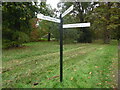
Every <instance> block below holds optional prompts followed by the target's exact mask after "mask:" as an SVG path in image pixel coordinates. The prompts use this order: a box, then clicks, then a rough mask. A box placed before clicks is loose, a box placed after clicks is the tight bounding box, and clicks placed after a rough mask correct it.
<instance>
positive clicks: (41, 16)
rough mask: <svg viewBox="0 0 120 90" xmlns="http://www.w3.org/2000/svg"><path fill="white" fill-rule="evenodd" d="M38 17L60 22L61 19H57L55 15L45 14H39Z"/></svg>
mask: <svg viewBox="0 0 120 90" xmlns="http://www.w3.org/2000/svg"><path fill="white" fill-rule="evenodd" d="M37 18H40V19H43V20H48V21H52V22H57V23H60V19H56V18H53V17H49V16H44V15H43V14H38V15H37Z"/></svg>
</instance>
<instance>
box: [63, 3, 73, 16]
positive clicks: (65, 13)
mask: <svg viewBox="0 0 120 90" xmlns="http://www.w3.org/2000/svg"><path fill="white" fill-rule="evenodd" d="M72 10H73V5H72V6H70V7H69V8H68V9H67V10H66V11H65V12H64V13H63V14H62V17H64V16H65V15H67V14H68V13H69V12H71V11H72Z"/></svg>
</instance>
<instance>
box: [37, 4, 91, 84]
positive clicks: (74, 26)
mask: <svg viewBox="0 0 120 90" xmlns="http://www.w3.org/2000/svg"><path fill="white" fill-rule="evenodd" d="M72 10H73V5H72V6H70V7H69V8H68V9H67V10H66V11H65V12H64V13H63V14H60V19H56V18H53V17H49V16H44V15H43V14H38V15H37V18H40V19H43V20H48V21H52V22H56V23H60V82H62V81H63V28H76V27H90V23H76V24H64V25H63V17H64V16H65V15H67V14H68V13H70V12H71V11H72Z"/></svg>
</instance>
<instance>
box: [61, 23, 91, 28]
mask: <svg viewBox="0 0 120 90" xmlns="http://www.w3.org/2000/svg"><path fill="white" fill-rule="evenodd" d="M76 27H90V23H76V24H64V25H63V28H76Z"/></svg>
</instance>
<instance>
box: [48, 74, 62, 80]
mask: <svg viewBox="0 0 120 90" xmlns="http://www.w3.org/2000/svg"><path fill="white" fill-rule="evenodd" d="M59 76H60V75H57V76H53V77H51V78H48V80H51V79H53V78H57V77H59Z"/></svg>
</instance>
